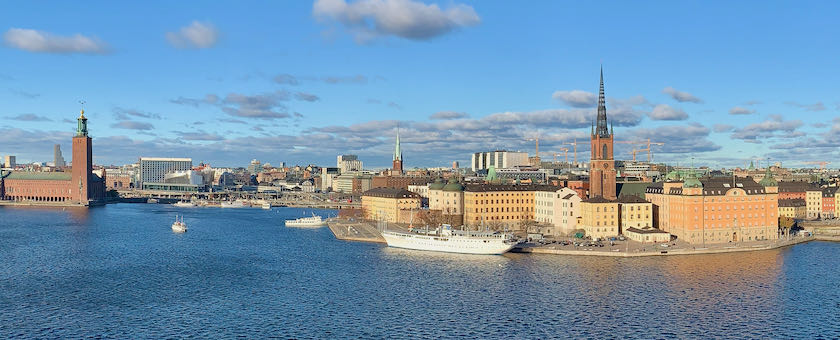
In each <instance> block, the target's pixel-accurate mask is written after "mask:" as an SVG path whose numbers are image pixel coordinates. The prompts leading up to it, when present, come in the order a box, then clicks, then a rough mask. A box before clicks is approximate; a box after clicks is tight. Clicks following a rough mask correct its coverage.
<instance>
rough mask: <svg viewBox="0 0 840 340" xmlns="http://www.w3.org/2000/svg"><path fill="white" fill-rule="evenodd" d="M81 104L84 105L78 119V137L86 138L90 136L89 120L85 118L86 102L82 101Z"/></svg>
mask: <svg viewBox="0 0 840 340" xmlns="http://www.w3.org/2000/svg"><path fill="white" fill-rule="evenodd" d="M79 104H82V110H81V113H80V114H79V118H78V119H76V120H77V121H78V125H77V126H76V136H80V137H81V136H85V137H86V136H87V135H88V130H87V118H85V109H84V105H85V101H84V100H80V101H79Z"/></svg>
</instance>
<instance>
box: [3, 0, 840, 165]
mask: <svg viewBox="0 0 840 340" xmlns="http://www.w3.org/2000/svg"><path fill="white" fill-rule="evenodd" d="M836 13H840V3H837V2H828V1H826V2H818V1H815V2H806V3H789V2H787V3H786V2H746V1H745V2H735V3H733V2H673V3H672V2H656V3H654V2H650V3H632V2H621V1H617V2H598V3H594V2H582V3H581V2H560V1H533V2H516V3H512V2H487V1H485V2H469V1H467V2H462V1H447V2H431V1H424V2H417V1H409V0H362V1H348V2H345V1H343V0H329V1H316V2H314V3H313V2H303V1H286V2H253V3H247V4H243V3H222V2H206V3H205V2H202V3H192V2H183V3H181V2H143V3H124V2H104V1H103V2H96V1H92V2H85V3H83V4H76V3H67V2H59V3H54V2H49V3H47V2H22V3H17V2H16V3H4V4H2V5H0V32H2V33H0V34H2V47H0V60H2V61H3V62H2V63H0V85H2V86H0V102H2V103H3V108H2V112H0V155H6V154H15V155H17V156H18V159H19V160H20V161H49V160H51V158H52V145H53V144H55V143H60V144H61V145H62V149H63V150H65V157H66V158H69V148H70V136H71V134H72V131H73V129H74V128H75V118H76V117H77V116H78V110H79V108H80V105H79V104H78V101H79V100H81V99H84V100H85V101H86V102H87V104H86V112H87V114H86V115H87V116H88V117H89V118H90V131H91V134H92V135H93V137H94V138H95V139H94V160H95V162H97V163H99V164H124V163H130V162H134V161H136V160H137V157H140V156H183V157H192V158H193V159H194V160H195V161H196V162H198V161H206V162H210V163H211V164H213V165H218V166H244V165H245V164H246V163H247V161H249V160H250V159H252V158H257V159H260V160H262V161H264V162H272V163H276V162H278V161H285V162H287V163H290V164H306V163H316V164H322V165H330V164H332V163H333V162H334V159H335V155H337V154H341V153H356V154H358V155H359V156H360V157H361V158H362V160H363V161H365V163H366V165H368V166H370V167H376V166H383V167H384V166H387V165H388V164H389V163H390V157H391V156H390V152H391V151H392V150H393V138H394V134H395V127H396V125H397V123H398V122H399V124H400V126H401V138H402V140H403V143H404V145H403V150H404V155H405V161H406V166H408V167H414V166H441V165H446V164H449V163H451V161H453V160H459V161H461V162H462V163H466V160H467V159H468V158H469V154H470V153H472V152H477V151H485V150H489V149H511V150H528V151H531V152H533V147H534V146H533V141H528V140H529V139H532V138H534V137H535V136H540V142H541V143H540V144H541V145H540V151H541V152H542V156H543V157H544V158H546V157H550V156H547V155H548V153H549V152H555V151H558V150H559V149H560V148H562V147H564V145H563V143H565V142H570V141H572V140H573V139H574V138H577V139H578V140H579V141H580V140H584V141H585V140H586V139H587V138H588V133H589V124H590V123H589V122H590V121H591V119H592V118H593V117H594V113H595V110H594V107H593V104H594V103H593V96H594V95H597V90H598V68H599V65H600V64H601V63H603V65H604V74H605V82H606V94H607V98H608V103H607V114H608V116H609V117H610V119H612V120H614V121H615V122H616V127H615V132H616V138H617V139H619V140H643V139H647V138H651V139H652V140H653V141H658V142H665V143H666V145H664V146H661V147H654V154H655V156H654V157H655V160H657V161H668V162H671V163H676V162H686V160H687V159H689V158H690V157H691V156H694V157H695V158H696V162H697V163H698V164H705V165H711V166H736V165H743V164H744V163H745V162H748V160H749V159H750V158H762V159H766V158H770V159H771V160H773V161H774V162H775V161H782V162H783V164H785V165H790V166H798V165H801V164H799V163H796V162H795V161H796V160H808V161H816V160H829V161H830V160H832V159H836V158H837V156H838V155H840V154H838V150H837V147H836V145H838V143H840V137H838V135H839V134H838V133H840V120H837V117H838V114H840V111H838V109H840V94H838V91H837V87H836V85H835V83H836V81H837V79H840V58H837V56H838V55H840V51H839V50H840V41H838V40H840V38H838V37H840V25H837V24H836V20H835V16H836ZM444 118H445V119H444ZM639 147H641V146H639ZM631 148H632V146H630V145H620V147H619V148H618V150H617V154H616V158H617V159H627V158H629V157H630V156H629V154H628V151H629V150H630V149H631ZM578 151H579V153H580V154H579V158H582V159H586V158H587V156H588V146H584V145H583V144H581V147H580V148H579V149H578Z"/></svg>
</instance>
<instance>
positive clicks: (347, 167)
mask: <svg viewBox="0 0 840 340" xmlns="http://www.w3.org/2000/svg"><path fill="white" fill-rule="evenodd" d="M335 164H336V165H335V166H336V168H338V169H339V171H340V172H341V173H345V172H351V171H362V161H360V160H359V156H356V155H339V156H338V157H337V159H336V162H335Z"/></svg>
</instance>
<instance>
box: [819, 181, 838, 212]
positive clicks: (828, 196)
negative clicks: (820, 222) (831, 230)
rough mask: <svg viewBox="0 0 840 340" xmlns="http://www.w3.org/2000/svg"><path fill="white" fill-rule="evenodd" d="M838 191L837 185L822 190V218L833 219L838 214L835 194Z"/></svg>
mask: <svg viewBox="0 0 840 340" xmlns="http://www.w3.org/2000/svg"><path fill="white" fill-rule="evenodd" d="M836 193H837V187H828V188H824V189H823V191H822V211H820V218H822V219H832V218H835V217H836V216H837V215H835V214H834V209H835V202H834V194H836Z"/></svg>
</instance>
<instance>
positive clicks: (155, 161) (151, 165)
mask: <svg viewBox="0 0 840 340" xmlns="http://www.w3.org/2000/svg"><path fill="white" fill-rule="evenodd" d="M190 169H192V158H160V157H140V178H139V183H138V185H137V186H138V187H139V188H141V189H147V186H149V185H150V184H151V183H163V180H164V178H165V176H166V174H168V173H171V172H176V171H187V170H190Z"/></svg>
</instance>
